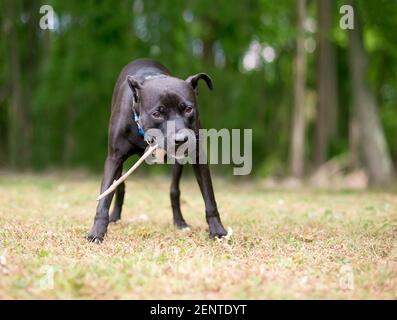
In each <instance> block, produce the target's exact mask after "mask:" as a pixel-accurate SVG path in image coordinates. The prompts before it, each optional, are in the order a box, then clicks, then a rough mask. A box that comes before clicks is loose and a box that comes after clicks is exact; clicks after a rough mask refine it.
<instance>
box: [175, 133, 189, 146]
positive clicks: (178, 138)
mask: <svg viewBox="0 0 397 320" xmlns="http://www.w3.org/2000/svg"><path fill="white" fill-rule="evenodd" d="M188 139H189V137H188V135H187V134H186V133H184V132H178V133H177V134H176V135H175V143H177V144H179V143H184V142H186V141H188Z"/></svg>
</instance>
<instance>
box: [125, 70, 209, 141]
mask: <svg viewBox="0 0 397 320" xmlns="http://www.w3.org/2000/svg"><path fill="white" fill-rule="evenodd" d="M200 79H202V80H204V81H205V83H206V84H207V86H208V88H210V89H212V87H213V86H212V80H211V78H210V77H209V76H208V75H207V74H205V73H199V74H196V75H193V76H190V77H188V78H187V79H186V80H181V79H178V78H175V77H171V76H165V75H160V76H153V77H149V78H147V79H146V80H145V81H143V82H140V81H138V80H137V79H136V78H134V77H133V76H128V77H127V82H128V85H129V87H130V89H131V90H132V93H133V98H134V100H135V102H136V106H137V112H138V113H139V118H140V124H141V126H142V127H143V129H144V131H145V132H148V130H149V129H157V130H159V131H160V132H161V133H162V135H163V137H164V138H165V142H164V143H165V144H164V145H163V147H164V148H166V145H167V143H168V144H170V143H173V144H175V145H176V146H178V145H180V144H182V143H184V142H186V141H187V140H188V133H187V132H188V131H189V130H185V129H190V130H191V131H193V132H195V133H196V134H197V132H198V124H199V123H198V109H197V100H196V96H197V89H198V82H199V80H200ZM171 126H172V127H173V128H172V129H171V128H170V127H171ZM151 131H153V130H151Z"/></svg>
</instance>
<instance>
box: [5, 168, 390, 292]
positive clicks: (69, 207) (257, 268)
mask: <svg viewBox="0 0 397 320" xmlns="http://www.w3.org/2000/svg"><path fill="white" fill-rule="evenodd" d="M143 179H144V181H143ZM99 184H100V177H87V176H80V177H75V176H73V175H42V176H40V175H3V177H2V178H1V179H0V298H3V299H5V298H21V299H26V298H39V299H48V298H63V299H69V298H78V299H93V298H134V299H135V298H138V299H139V298H154V299H157V298H158V299H168V298H171V299H174V298H187V299H191V298H199V299H200V298H208V299H229V298H230V299H280V298H281V299H291V298H292V299H295V298H297V299H305V298H314V299H317V298H320V299H323V298H325V299H332V298H338V299H339V298H341V299H355V298H364V299H370V298H375V299H377V298H381V299H383V298H385V299H396V298H397V245H396V243H397V241H396V237H397V194H395V193H388V192H364V191H353V192H352V191H349V192H344V191H335V190H334V191H313V190H310V189H300V190H293V191H292V190H290V191H286V190H269V189H265V188H264V187H263V185H262V184H261V183H260V182H256V183H250V182H246V181H244V182H235V181H234V182H233V181H226V180H223V179H221V178H217V177H215V178H214V185H215V191H216V195H217V201H218V206H219V209H220V212H221V215H222V219H223V222H224V225H225V226H226V227H231V228H232V229H233V235H232V237H231V240H230V241H226V240H223V241H216V240H215V241H214V240H210V239H209V238H208V235H207V226H206V223H205V218H204V206H203V202H202V199H201V195H200V193H199V191H198V188H197V186H196V183H195V182H194V181H193V180H192V179H185V180H183V181H182V186H181V188H182V210H183V212H184V215H185V217H186V220H187V221H188V223H190V225H191V227H192V231H191V232H190V233H184V232H180V231H176V230H174V228H173V226H172V223H171V209H170V204H169V195H168V188H169V181H168V178H167V177H147V178H142V177H140V176H133V177H131V178H130V179H129V180H128V182H127V194H126V201H125V206H124V211H123V214H122V221H121V222H120V223H118V224H113V225H111V226H110V227H109V230H108V235H107V237H106V239H105V241H104V243H102V244H100V245H97V244H93V243H88V242H87V241H86V240H85V239H84V236H85V234H86V232H87V231H88V230H89V228H90V227H91V223H92V221H93V217H94V213H95V206H96V202H95V197H96V196H97V193H98V188H99ZM345 270H350V271H348V272H347V273H346V272H345ZM46 274H49V276H46ZM51 274H53V277H52V279H53V288H48V287H49V286H50V287H51V285H47V286H46V285H43V283H46V282H43V281H45V280H46V279H47V280H48V279H51ZM346 274H347V276H346ZM344 279H348V281H349V282H348V283H349V285H345V282H344ZM48 283H51V280H50V282H47V284H48Z"/></svg>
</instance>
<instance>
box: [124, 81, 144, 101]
mask: <svg viewBox="0 0 397 320" xmlns="http://www.w3.org/2000/svg"><path fill="white" fill-rule="evenodd" d="M127 82H128V85H129V86H130V89H131V91H132V95H133V97H134V101H135V102H138V97H139V89H141V83H140V82H139V81H138V80H137V79H135V78H134V77H133V76H127Z"/></svg>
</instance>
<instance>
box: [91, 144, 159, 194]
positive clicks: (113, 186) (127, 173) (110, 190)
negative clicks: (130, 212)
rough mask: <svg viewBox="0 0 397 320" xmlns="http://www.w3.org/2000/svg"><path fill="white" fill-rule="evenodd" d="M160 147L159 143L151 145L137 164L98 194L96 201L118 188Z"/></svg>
mask: <svg viewBox="0 0 397 320" xmlns="http://www.w3.org/2000/svg"><path fill="white" fill-rule="evenodd" d="M157 147H158V145H157V144H155V145H150V146H149V149H148V150H147V151H146V152H145V153H144V154H143V156H142V157H140V158H139V160H138V161H137V162H135V164H134V165H133V166H132V167H131V168H130V169H129V170H128V171H127V172H126V173H124V174H123V175H122V176H121V177H120V178H119V179H118V180H114V181H113V183H112V185H111V186H110V187H109V188H108V189H107V190H106V191H105V192H103V193H102V194H101V195H99V196H98V198H96V201H99V200H101V199H102V198H104V197H106V196H107V195H108V194H110V193H112V192H113V191H114V190H116V188H117V187H118V185H119V184H120V183H122V182H123V181H124V180H125V179H127V177H128V176H129V175H130V174H131V173H133V172H134V171H135V169H136V168H138V167H139V166H140V165H141V163H142V162H143V161H144V160H145V159H146V158H147V157H149V156H150V155H151V154H152V152H153V151H154V150H156V149H157Z"/></svg>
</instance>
